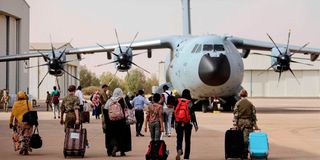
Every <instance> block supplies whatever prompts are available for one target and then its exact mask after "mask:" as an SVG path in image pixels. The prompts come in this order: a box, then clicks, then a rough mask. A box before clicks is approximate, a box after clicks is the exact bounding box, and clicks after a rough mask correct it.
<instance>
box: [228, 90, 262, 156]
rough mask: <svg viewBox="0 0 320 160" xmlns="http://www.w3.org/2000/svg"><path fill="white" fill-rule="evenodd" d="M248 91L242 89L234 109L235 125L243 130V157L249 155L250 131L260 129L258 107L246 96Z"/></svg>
mask: <svg viewBox="0 0 320 160" xmlns="http://www.w3.org/2000/svg"><path fill="white" fill-rule="evenodd" d="M247 96H248V93H247V91H246V90H245V89H242V90H241V91H240V97H241V99H240V100H239V101H238V102H237V103H236V105H235V109H234V112H233V114H234V119H233V125H234V126H235V127H236V128H238V129H240V130H241V131H242V132H243V140H244V149H243V155H242V158H243V159H247V157H248V139H249V133H250V132H253V128H255V129H256V130H258V129H259V128H258V125H257V123H256V121H257V117H256V108H255V106H254V105H253V104H252V103H251V102H250V101H249V100H248V99H247V98H246V97H247Z"/></svg>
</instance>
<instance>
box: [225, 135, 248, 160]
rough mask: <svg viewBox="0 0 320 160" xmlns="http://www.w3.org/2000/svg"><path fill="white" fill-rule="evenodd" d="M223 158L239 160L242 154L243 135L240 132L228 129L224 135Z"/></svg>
mask: <svg viewBox="0 0 320 160" xmlns="http://www.w3.org/2000/svg"><path fill="white" fill-rule="evenodd" d="M224 147H225V158H226V159H228V158H241V157H242V153H243V147H244V142H243V133H242V132H241V131H240V130H236V129H230V130H227V131H226V134H225V143H224Z"/></svg>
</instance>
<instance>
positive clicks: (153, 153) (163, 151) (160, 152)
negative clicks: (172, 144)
mask: <svg viewBox="0 0 320 160" xmlns="http://www.w3.org/2000/svg"><path fill="white" fill-rule="evenodd" d="M168 155H169V153H168V151H167V145H166V143H165V142H164V141H163V140H158V141H150V144H149V148H148V152H147V154H146V160H166V159H167V158H168Z"/></svg>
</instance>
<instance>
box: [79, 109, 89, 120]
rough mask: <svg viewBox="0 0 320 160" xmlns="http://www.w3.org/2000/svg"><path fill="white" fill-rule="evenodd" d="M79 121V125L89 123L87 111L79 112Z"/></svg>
mask: <svg viewBox="0 0 320 160" xmlns="http://www.w3.org/2000/svg"><path fill="white" fill-rule="evenodd" d="M80 119H81V123H86V122H88V123H90V112H89V111H83V112H81V116H80Z"/></svg>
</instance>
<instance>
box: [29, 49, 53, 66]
mask: <svg viewBox="0 0 320 160" xmlns="http://www.w3.org/2000/svg"><path fill="white" fill-rule="evenodd" d="M31 48H32V49H33V50H36V51H37V52H38V53H39V54H41V55H42V57H43V59H44V61H45V62H47V61H48V60H50V58H49V57H48V56H47V55H44V54H43V53H42V52H40V51H39V50H37V49H35V48H34V47H33V46H31Z"/></svg>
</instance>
